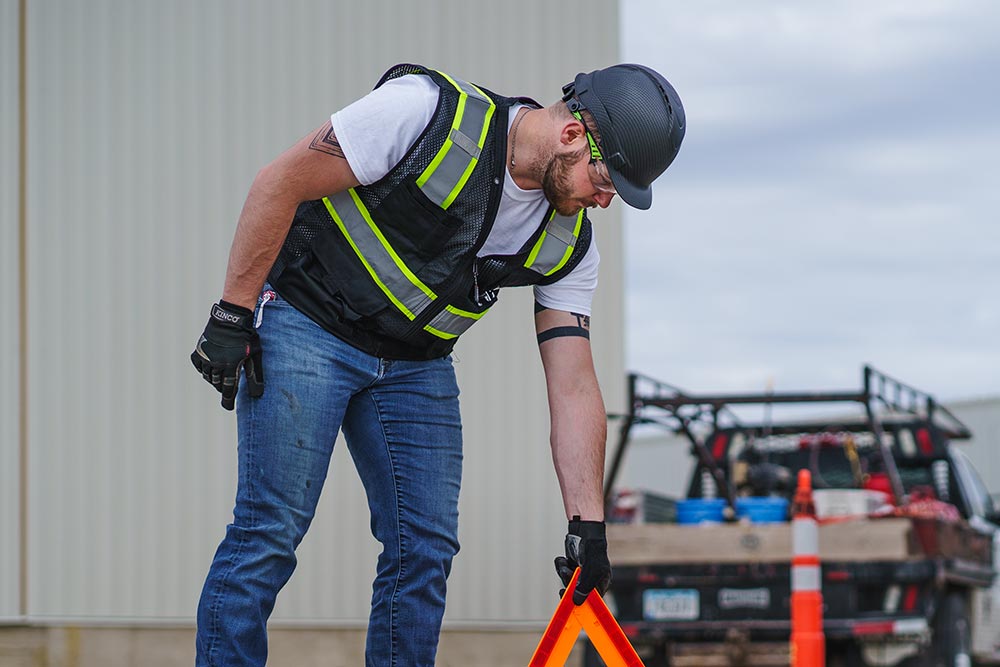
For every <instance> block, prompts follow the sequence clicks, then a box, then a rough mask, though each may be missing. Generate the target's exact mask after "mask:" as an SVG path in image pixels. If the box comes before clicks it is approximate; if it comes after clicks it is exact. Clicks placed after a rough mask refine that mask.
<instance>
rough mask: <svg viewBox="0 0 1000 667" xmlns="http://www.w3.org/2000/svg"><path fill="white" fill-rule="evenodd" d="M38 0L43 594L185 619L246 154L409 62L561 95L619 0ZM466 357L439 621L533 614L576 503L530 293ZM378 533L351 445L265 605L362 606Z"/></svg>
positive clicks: (224, 469)
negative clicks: (461, 470)
mask: <svg viewBox="0 0 1000 667" xmlns="http://www.w3.org/2000/svg"><path fill="white" fill-rule="evenodd" d="M30 4H31V16H30V17H29V18H30V22H29V30H30V34H31V40H30V48H31V50H30V54H29V67H30V71H29V77H30V80H31V81H32V82H33V85H32V87H31V96H30V99H29V102H30V104H31V108H32V109H34V110H36V112H33V116H32V118H33V125H32V127H31V128H30V142H31V146H32V149H31V167H30V173H29V204H30V210H31V212H32V217H31V229H32V237H31V245H30V251H29V260H30V267H31V268H30V282H31V303H32V306H33V307H32V313H31V318H30V321H29V327H30V333H31V339H32V340H33V341H34V345H33V346H32V350H31V357H30V362H31V368H32V378H33V382H32V386H31V394H30V400H31V416H30V424H31V430H30V433H31V447H32V460H33V461H35V462H37V464H36V465H33V466H32V472H31V477H30V485H31V486H30V498H31V508H32V513H31V517H32V518H31V521H32V524H31V527H32V530H31V543H30V545H29V547H30V553H31V564H32V568H31V580H30V586H31V588H30V590H31V599H30V611H31V614H32V616H33V617H35V618H37V619H45V618H53V617H83V618H120V619H132V620H139V621H142V620H163V619H176V618H181V619H190V618H191V617H192V616H193V614H194V609H195V604H196V601H197V596H198V593H199V590H200V586H201V583H202V579H203V577H204V574H205V572H206V571H207V569H208V565H209V562H210V560H211V556H212V553H213V551H214V548H215V546H216V544H217V542H218V540H219V539H220V538H221V537H222V535H223V532H224V526H225V523H226V522H227V521H228V520H230V510H231V507H232V497H233V493H234V488H235V475H236V463H235V446H234V442H235V432H234V431H235V429H234V428H233V424H234V420H233V418H232V416H231V415H230V414H228V413H223V412H222V411H221V410H220V408H219V407H218V404H217V399H216V397H215V394H214V393H213V392H211V390H210V389H209V388H207V387H205V386H204V385H203V383H202V381H201V380H200V379H199V378H197V376H196V375H195V374H194V373H193V372H192V371H191V369H190V368H189V366H188V361H187V356H188V354H189V353H190V346H191V345H192V344H193V341H194V339H195V338H196V336H197V333H198V332H199V331H200V330H201V327H202V326H204V321H205V319H206V316H207V311H208V306H209V304H210V302H211V300H212V299H214V298H217V295H218V293H219V290H220V289H221V285H222V279H223V275H224V271H225V256H226V253H227V251H228V247H229V243H230V241H231V239H232V234H233V231H234V228H235V223H236V219H237V216H238V214H239V209H240V207H241V205H242V202H243V199H244V197H245V194H246V191H247V188H248V187H249V185H250V182H251V181H252V178H253V175H254V173H255V171H256V170H257V169H258V168H260V167H261V166H263V165H264V164H265V163H266V162H267V161H268V160H269V159H271V158H272V157H273V156H275V155H276V154H278V153H279V152H280V151H281V150H283V149H284V148H285V147H287V146H288V145H290V144H291V143H293V142H294V141H295V140H296V139H298V138H299V137H300V136H302V135H304V134H305V133H307V132H309V131H310V130H311V129H312V128H315V127H316V126H318V125H320V124H321V123H322V122H323V121H324V120H325V118H326V117H327V115H328V114H329V112H330V111H333V110H335V109H336V108H339V107H340V106H343V105H344V104H346V103H348V102H349V101H351V100H352V99H354V98H355V97H357V96H360V95H361V94H363V92H364V91H366V90H368V89H370V88H371V86H372V85H373V84H374V83H375V81H376V80H377V78H378V76H379V75H380V74H381V73H382V71H384V69H386V68H387V67H388V66H390V65H391V64H393V63H395V62H399V61H417V62H425V63H426V64H429V65H432V66H436V67H440V68H442V69H446V70H448V71H450V72H453V73H455V74H456V75H457V76H460V77H463V78H468V79H471V80H474V81H477V82H483V83H484V84H486V85H487V86H490V87H491V88H493V89H494V90H497V91H500V92H507V93H519V94H527V95H533V96H536V97H538V98H539V99H540V101H542V102H545V103H547V102H551V101H552V100H554V99H556V98H557V97H558V94H559V88H560V86H561V85H562V84H563V83H565V82H566V81H567V80H569V79H570V78H571V77H572V76H573V75H574V74H575V73H576V72H577V71H580V70H583V69H587V68H590V67H596V66H599V65H604V64H608V63H610V62H613V61H614V60H615V59H616V58H615V54H616V53H617V51H618V49H617V17H616V11H617V7H616V5H614V4H613V3H612V4H610V5H607V4H604V3H598V2H596V1H593V0H587V1H585V2H574V3H572V4H569V3H566V4H563V3H553V4H554V5H555V6H552V5H549V4H545V3H543V4H542V5H541V6H538V5H536V4H535V3H530V2H528V1H527V0H516V1H514V2H509V3H505V5H504V6H502V7H500V6H498V5H497V3H487V2H460V1H459V0H447V1H446V0H437V1H434V2H430V3H429V4H428V3H424V4H422V5H419V6H417V5H414V4H413V3H408V4H405V3H404V4H399V3H396V2H393V1H391V0H378V1H374V2H368V3H324V2H319V1H318V0H317V1H305V0H302V1H299V2H289V3H283V4H280V5H279V4H275V3H269V2H265V1H264V0H255V1H254V2H236V1H235V0H229V1H227V2H217V3H199V2H195V0H183V1H178V2H173V3H160V2H156V1H155V0H141V1H139V2H130V3H121V2H115V1H114V0H95V1H94V2H91V3H87V5H86V7H84V6H82V5H80V4H78V3H72V2H68V1H63V2H54V1H53V2H46V3H30ZM560 7H561V8H562V10H563V11H562V12H560ZM568 7H571V8H572V12H566V11H565V10H566V9H567V8H568ZM386 16H392V17H393V20H392V21H386V20H385V17H386ZM524 16H531V18H532V20H531V21H530V22H525V21H524V20H523V17H524ZM518 17H521V18H518ZM567 22H568V23H567ZM595 22H596V24H598V25H602V26H604V27H605V30H604V31H603V34H606V35H610V37H608V39H607V40H603V41H602V40H593V39H591V40H589V41H588V48H587V49H586V52H585V54H584V55H583V58H584V60H579V59H578V56H577V55H576V54H572V53H570V52H569V50H567V49H566V48H565V45H564V42H563V41H562V40H561V39H558V38H557V37H556V36H557V35H558V34H579V35H587V34H589V26H591V25H594V24H595ZM484 25H486V26H489V28H490V29H489V30H488V31H486V32H485V33H484V31H483V30H482V26H484ZM511 35H516V41H515V43H513V44H512V43H511V39H510V36H511ZM445 37H447V38H445ZM498 54H499V56H500V57H498ZM317 65H318V67H317ZM41 82H45V85H41ZM318 82H320V83H318ZM247 138H252V140H248V139H247ZM56 195H57V196H58V197H59V200H58V201H59V202H60V205H59V206H58V207H57V206H54V205H53V202H54V197H55V196H56ZM595 217H597V218H599V220H600V221H599V223H598V225H597V226H598V227H600V228H601V231H600V234H601V239H600V241H601V253H602V285H601V291H600V295H599V297H598V300H597V304H595V320H594V336H593V339H594V346H595V357H596V358H597V362H598V370H599V374H600V376H601V379H602V381H603V382H604V389H605V395H606V398H608V402H609V404H610V403H612V402H613V401H615V400H620V399H619V398H618V397H619V396H620V395H621V375H622V372H623V371H622V335H621V331H620V322H621V308H622V306H621V298H620V294H621V293H620V286H621V273H622V270H621V269H622V266H621V238H620V232H619V231H618V230H619V226H618V224H616V223H618V222H620V215H619V213H618V211H617V209H615V208H613V209H612V210H611V211H608V212H600V213H598V214H596V216H595ZM616 290H618V291H616ZM605 313H607V315H605ZM458 356H459V358H460V363H459V365H458V372H459V375H460V380H461V382H462V389H463V415H464V418H465V432H466V442H467V446H466V468H465V475H464V482H465V484H464V490H463V494H462V501H461V502H462V506H461V512H462V522H463V523H462V530H461V536H460V537H461V540H462V543H463V551H462V553H461V554H460V555H459V557H458V560H457V561H456V564H455V570H454V572H453V575H452V579H451V594H450V597H449V611H448V616H447V618H448V620H449V622H454V623H461V622H471V623H479V622H487V623H494V622H500V623H514V622H523V621H534V622H539V621H541V620H542V619H544V618H546V617H547V616H548V615H549V614H550V613H551V609H552V607H553V602H554V598H555V596H554V593H555V591H556V589H557V586H556V580H555V577H554V573H552V572H551V569H550V568H551V565H550V563H551V558H552V556H553V555H554V552H555V551H556V550H558V549H559V548H561V544H562V536H563V533H564V531H565V520H564V518H563V514H562V507H561V500H560V497H559V493H558V487H557V485H556V481H555V474H554V472H553V471H552V464H551V459H550V455H549V451H548V446H547V440H548V435H547V430H548V429H547V410H546V400H545V394H544V383H543V380H542V373H541V364H540V363H539V362H538V361H537V359H538V356H537V350H536V349H535V343H534V336H533V330H532V325H531V297H530V290H520V291H518V292H509V293H505V294H504V295H503V298H502V303H501V304H500V305H499V306H498V307H497V309H496V310H495V312H493V313H491V314H490V315H489V316H488V317H487V318H486V319H485V320H484V322H483V323H482V324H480V325H479V326H477V327H475V328H473V330H472V331H471V332H470V334H469V335H468V340H463V341H462V343H461V345H460V349H459V352H458ZM513 359H518V360H522V361H520V363H511V361H512V360H513ZM53 377H58V378H59V381H58V382H51V383H44V384H43V382H42V380H43V379H45V378H53ZM377 552H378V547H377V545H376V544H374V541H373V540H372V538H371V537H370V535H369V533H368V516H367V510H366V503H365V499H364V494H363V492H362V491H361V487H360V484H359V483H358V481H357V474H356V473H355V471H354V469H353V465H352V464H351V461H350V459H349V457H348V456H347V455H346V449H345V448H344V447H343V443H340V444H339V445H338V447H337V451H336V452H335V456H334V462H333V470H332V472H331V476H330V478H329V479H328V482H327V488H326V489H325V491H324V494H323V499H322V501H321V503H320V507H319V510H318V512H317V517H316V520H315V521H314V523H313V530H312V531H311V532H310V534H309V535H308V536H307V537H306V539H305V541H304V542H303V544H302V546H301V547H300V549H299V556H300V558H299V568H298V571H297V573H296V575H295V576H294V577H293V578H292V581H291V582H290V583H289V585H288V587H287V588H286V590H285V591H284V592H283V593H282V595H281V596H280V597H279V601H278V606H277V608H276V612H275V620H276V621H277V622H279V623H280V622H301V621H305V620H309V621H321V622H338V623H362V622H363V620H364V619H365V617H366V616H367V609H368V601H369V598H370V581H371V578H372V577H373V576H374V569H375V555H376V554H377ZM68 554H72V557H69V556H68Z"/></svg>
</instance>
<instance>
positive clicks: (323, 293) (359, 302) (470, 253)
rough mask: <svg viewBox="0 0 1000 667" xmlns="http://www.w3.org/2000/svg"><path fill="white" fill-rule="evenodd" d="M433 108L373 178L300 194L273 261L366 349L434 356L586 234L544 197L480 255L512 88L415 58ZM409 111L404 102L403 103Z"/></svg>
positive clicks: (564, 263) (325, 318) (328, 319)
mask: <svg viewBox="0 0 1000 667" xmlns="http://www.w3.org/2000/svg"><path fill="white" fill-rule="evenodd" d="M421 74H422V75H426V76H429V77H430V78H431V80H433V81H434V83H436V84H437V85H438V87H439V88H440V96H439V99H438V105H437V108H436V110H435V112H434V115H433V117H432V119H431V121H430V123H429V124H428V126H427V128H426V129H425V130H424V131H423V133H422V134H421V135H420V137H419V138H418V139H417V141H416V142H415V143H414V145H413V146H412V147H411V148H410V150H409V151H408V152H407V154H406V155H405V156H404V157H403V159H402V160H400V162H399V163H398V164H397V165H396V166H395V167H393V168H392V169H391V170H390V171H389V173H388V174H386V175H385V177H383V178H382V179H381V180H379V181H378V182H377V183H374V184H372V185H368V186H359V187H356V188H351V189H350V190H347V191H345V192H341V193H338V194H335V195H330V196H329V197H324V198H323V199H320V200H316V201H309V202H304V203H302V204H301V205H300V206H299V207H298V210H297V211H296V213H295V219H294V221H293V222H292V226H291V229H290V230H289V233H288V236H287V237H286V239H285V243H284V246H283V247H282V250H281V253H280V254H279V256H278V259H277V261H276V262H275V264H274V267H273V268H272V270H271V273H270V276H269V281H270V283H271V285H272V286H273V287H274V289H275V290H276V291H277V292H278V294H280V295H281V297H282V298H284V299H285V300H286V301H288V302H290V303H291V304H292V305H293V306H295V307H296V308H297V309H298V310H300V311H302V312H303V313H305V314H306V315H308V316H309V317H310V318H311V319H313V320H314V321H315V322H316V323H317V324H319V325H320V326H322V327H323V328H324V329H326V330H327V331H329V332H330V333H332V334H334V335H336V336H337V337H339V338H341V339H343V340H345V341H346V342H348V343H350V344H351V345H353V346H355V347H357V348H358V349H361V350H363V351H365V352H367V353H369V354H372V355H374V356H378V357H383V358H387V359H433V358H436V357H441V356H444V355H446V354H448V353H449V352H450V351H451V349H452V348H453V347H454V345H455V341H456V340H457V338H458V336H459V335H461V334H462V333H463V332H465V331H466V330H467V329H468V328H469V327H470V326H472V324H474V323H475V322H476V321H478V320H479V319H480V318H481V317H482V316H483V315H485V314H486V311H487V310H489V308H490V306H492V305H493V304H494V303H495V302H496V298H497V293H498V291H499V288H501V287H507V286H515V285H536V284H542V285H546V284H550V283H553V282H555V281H557V280H559V279H560V278H562V277H563V276H565V275H566V274H567V273H569V271H571V270H572V269H573V267H575V266H576V265H577V264H578V263H579V261H580V260H581V259H582V258H583V256H584V255H585V254H586V252H587V249H588V248H589V247H590V243H591V227H590V221H589V220H588V219H587V216H586V214H585V212H584V211H580V213H578V214H576V215H573V216H561V215H559V214H558V213H556V211H555V210H554V209H553V208H552V207H549V210H548V211H547V212H546V214H545V216H544V217H543V219H541V220H539V221H538V229H537V230H536V231H535V233H534V234H533V235H532V237H531V238H530V239H529V240H528V242H527V243H525V245H524V246H523V247H522V248H521V249H520V250H519V251H518V252H517V253H516V254H514V255H503V256H499V255H496V256H489V257H481V258H477V257H476V253H477V251H478V250H479V249H480V248H481V247H482V245H483V243H484V242H485V241H486V237H487V236H488V235H489V233H490V230H491V229H492V227H493V221H494V219H495V218H496V212H497V207H498V206H499V203H500V196H501V193H502V192H503V179H504V177H505V176H506V166H505V161H506V155H507V119H508V111H509V110H510V107H511V105H512V104H514V103H516V102H519V101H521V102H527V103H533V102H532V101H531V100H527V99H525V98H508V97H501V96H498V95H495V94H494V93H492V92H490V91H488V90H485V89H483V88H480V87H478V86H475V85H473V84H470V83H466V82H464V81H460V80H458V79H453V78H451V77H450V76H448V75H447V74H444V73H441V72H437V71H434V70H429V69H426V68H424V67H421V66H419V65H397V66H396V67H393V68H392V69H390V70H389V71H388V72H386V74H385V75H384V76H383V77H382V79H381V80H380V81H379V83H378V85H377V86H376V88H377V87H378V86H380V85H382V84H383V83H384V82H385V81H388V80H390V79H393V78H396V77H399V76H404V75H421ZM402 111H405V110H401V112H402Z"/></svg>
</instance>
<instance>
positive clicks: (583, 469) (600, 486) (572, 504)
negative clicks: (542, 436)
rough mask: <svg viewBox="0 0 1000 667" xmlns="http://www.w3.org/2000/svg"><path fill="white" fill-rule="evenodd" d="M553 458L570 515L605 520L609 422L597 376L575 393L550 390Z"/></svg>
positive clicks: (568, 514)
mask: <svg viewBox="0 0 1000 667" xmlns="http://www.w3.org/2000/svg"><path fill="white" fill-rule="evenodd" d="M549 405H550V411H551V413H552V434H551V446H552V460H553V463H554V464H555V469H556V476H557V477H558V478H559V487H560V489H561V490H562V497H563V505H564V506H565V508H566V517H567V518H570V517H572V516H576V515H579V516H580V518H582V519H583V520H585V521H588V520H589V521H602V520H603V519H604V448H605V441H606V439H607V422H606V418H605V414H604V401H603V399H602V398H601V391H600V388H599V387H598V385H597V382H596V379H594V380H593V382H587V383H585V384H584V385H583V386H579V385H578V386H577V387H574V388H573V389H572V390H571V393H569V394H568V395H567V394H561V393H558V392H556V393H553V392H550V400H549Z"/></svg>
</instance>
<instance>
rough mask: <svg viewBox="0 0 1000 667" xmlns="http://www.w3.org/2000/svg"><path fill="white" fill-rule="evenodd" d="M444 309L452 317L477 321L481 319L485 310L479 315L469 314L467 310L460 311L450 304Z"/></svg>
mask: <svg viewBox="0 0 1000 667" xmlns="http://www.w3.org/2000/svg"><path fill="white" fill-rule="evenodd" d="M444 309H445V310H447V311H448V312H449V313H451V314H452V315H458V316H459V317H468V318H469V319H472V320H478V319H479V318H481V317H482V316H483V315H485V314H486V311H485V310H484V311H483V312H481V313H470V312H469V311H467V310H461V309H460V308H456V307H455V306H452V305H450V304H449V305H447V306H445V308H444Z"/></svg>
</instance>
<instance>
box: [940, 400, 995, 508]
mask: <svg viewBox="0 0 1000 667" xmlns="http://www.w3.org/2000/svg"><path fill="white" fill-rule="evenodd" d="M946 407H947V408H948V409H949V410H951V411H952V412H953V413H954V414H955V416H956V417H958V418H959V419H961V420H962V421H963V422H964V423H965V424H966V426H968V427H969V430H970V431H972V439H971V440H968V441H965V442H963V441H958V442H956V443H955V444H956V446H957V447H958V448H959V449H960V450H961V451H962V452H964V453H965V454H966V455H967V456H968V457H969V459H970V460H971V461H972V463H973V465H974V466H975V468H976V471H977V472H978V473H979V475H980V477H982V478H983V482H984V483H985V484H986V488H987V489H989V491H990V493H992V494H996V493H1000V460H998V458H997V456H996V448H997V444H998V443H1000V397H994V398H982V399H973V400H966V401H955V402H954V403H949V404H948V405H947V406H946Z"/></svg>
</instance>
